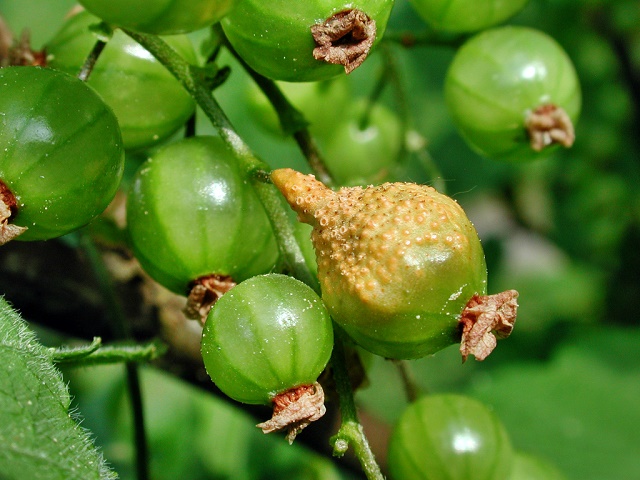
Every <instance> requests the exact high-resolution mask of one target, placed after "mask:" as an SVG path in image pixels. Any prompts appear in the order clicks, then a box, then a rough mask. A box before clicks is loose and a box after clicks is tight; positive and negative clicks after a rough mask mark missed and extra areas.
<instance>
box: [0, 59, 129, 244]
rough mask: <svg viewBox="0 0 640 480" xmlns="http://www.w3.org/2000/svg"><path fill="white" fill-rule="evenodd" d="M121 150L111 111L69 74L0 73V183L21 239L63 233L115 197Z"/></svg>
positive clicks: (44, 71)
mask: <svg viewBox="0 0 640 480" xmlns="http://www.w3.org/2000/svg"><path fill="white" fill-rule="evenodd" d="M123 169H124V149H123V146H122V136H121V134H120V129H119V127H118V122H117V120H116V117H115V115H114V114H113V112H112V110H111V109H110V108H109V107H108V106H107V105H106V104H105V103H104V102H103V101H102V99H101V98H100V97H99V96H98V95H97V94H96V93H95V92H94V91H93V90H92V89H91V88H90V87H88V86H87V85H85V84H84V83H83V82H81V81H80V80H78V79H77V78H75V77H72V76H70V75H67V74H66V73H62V72H57V71H55V70H50V69H44V68H39V67H5V68H2V69H0V180H2V181H3V182H4V183H5V184H6V185H7V187H9V189H10V190H11V192H12V193H13V195H14V196H15V197H16V200H17V208H18V213H17V215H16V216H15V218H12V219H11V223H13V224H15V225H19V226H23V227H27V228H28V229H27V230H26V232H25V233H23V234H22V235H20V236H19V237H17V239H19V240H46V239H49V238H54V237H58V236H60V235H64V234H66V233H69V232H71V231H73V230H76V229H77V228H79V227H81V226H83V225H85V224H87V223H88V222H89V221H90V220H91V219H92V218H94V217H95V216H96V215H98V214H100V213H101V212H102V211H103V210H104V209H105V208H106V207H107V205H108V204H109V202H110V201H111V200H112V199H113V197H114V195H115V193H116V190H117V189H118V186H119V184H120V180H121V178H122V173H123Z"/></svg>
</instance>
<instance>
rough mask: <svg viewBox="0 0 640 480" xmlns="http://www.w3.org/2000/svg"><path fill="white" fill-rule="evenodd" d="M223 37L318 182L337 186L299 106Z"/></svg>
mask: <svg viewBox="0 0 640 480" xmlns="http://www.w3.org/2000/svg"><path fill="white" fill-rule="evenodd" d="M220 30H221V29H220ZM219 35H220V37H221V38H222V39H223V42H224V45H225V47H226V48H227V50H229V52H230V53H231V54H232V55H233V56H234V57H235V59H236V60H237V61H238V63H239V64H240V65H241V66H242V68H243V69H244V70H245V71H246V72H247V73H248V74H249V76H250V77H251V78H252V79H253V81H254V82H255V83H256V85H257V86H258V87H259V88H260V90H262V93H264V95H265V96H266V97H267V99H268V100H269V102H270V103H271V105H272V106H273V108H274V110H275V111H276V113H277V115H278V120H279V121H280V126H281V128H282V131H283V132H284V133H285V135H292V136H293V138H294V139H295V141H296V143H297V144H298V147H299V148H300V151H301V152H302V154H303V155H304V157H305V158H306V159H307V163H308V164H309V166H310V167H311V170H313V173H314V174H315V176H316V177H317V178H318V180H320V181H321V182H322V183H324V184H325V185H326V186H328V187H329V188H332V187H334V186H335V185H334V181H333V177H332V176H331V173H330V172H329V169H328V168H327V165H326V163H325V161H324V159H323V158H322V154H321V153H320V150H319V149H318V145H317V144H316V142H315V140H314V138H313V137H312V135H311V133H310V132H309V129H308V128H307V126H308V125H309V122H307V120H306V119H305V118H304V115H303V114H302V113H301V112H300V111H299V110H298V109H297V108H296V107H295V106H293V104H292V103H291V102H289V99H288V98H287V97H286V96H285V95H284V93H282V90H281V89H280V87H278V85H277V84H276V82H274V81H273V80H271V79H270V78H267V77H264V76H262V75H260V74H259V73H258V72H256V71H255V70H254V69H253V68H251V67H250V66H249V65H248V64H247V62H245V61H244V60H243V59H242V57H240V55H238V53H237V52H236V51H235V49H234V48H233V47H232V46H231V44H230V43H229V42H228V41H227V40H226V37H225V36H224V32H222V31H220V33H219Z"/></svg>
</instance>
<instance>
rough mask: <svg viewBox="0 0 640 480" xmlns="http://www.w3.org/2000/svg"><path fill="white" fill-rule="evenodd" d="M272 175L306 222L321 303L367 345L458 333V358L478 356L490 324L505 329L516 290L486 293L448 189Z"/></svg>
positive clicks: (442, 339)
mask: <svg viewBox="0 0 640 480" xmlns="http://www.w3.org/2000/svg"><path fill="white" fill-rule="evenodd" d="M271 178H272V180H273V182H274V183H275V185H276V186H277V187H278V188H279V189H280V191H281V192H282V193H283V194H284V196H285V198H286V199H287V201H288V202H289V204H290V205H291V207H292V208H293V209H294V210H295V211H296V212H297V213H298V215H299V219H300V220H301V221H303V222H305V223H309V224H311V225H312V226H313V233H312V241H313V244H314V247H315V250H316V258H317V262H318V279H319V280H320V283H321V287H322V298H323V300H324V302H325V304H326V305H327V308H328V309H329V312H330V313H331V315H332V316H333V318H334V320H335V321H336V322H337V323H338V324H340V325H341V326H342V327H343V328H344V329H345V331H346V332H347V333H348V334H349V335H350V336H351V337H352V338H353V339H354V340H355V341H356V343H358V344H359V345H361V346H362V347H364V348H365V349H367V350H369V351H371V352H373V353H376V354H378V355H382V356H385V357H389V358H419V357H422V356H425V355H429V354H432V353H435V352H437V351H438V350H440V349H442V348H444V347H447V346H449V345H451V344H453V343H456V342H459V341H460V340H461V335H462V348H461V351H462V355H463V358H466V356H467V355H468V354H469V353H473V354H474V355H475V356H476V358H478V359H483V358H484V357H486V355H488V354H489V352H490V351H491V349H492V348H493V346H495V337H494V336H493V334H492V333H491V331H492V330H497V331H498V332H499V333H500V335H506V334H508V333H509V332H510V331H511V328H512V326H513V321H514V319H515V309H516V306H517V305H516V303H515V298H516V297H517V293H516V292H514V291H509V292H503V293H502V294H499V295H498V296H485V293H486V281H487V272H486V266H485V261H484V253H483V251H482V246H481V245H480V240H479V238H478V235H477V233H476V231H475V229H474V227H473V225H472V224H471V222H470V221H469V219H468V218H467V216H466V215H465V213H464V211H463V210H462V208H461V207H460V206H459V205H458V204H457V203H456V202H455V201H454V200H452V199H451V198H449V197H447V196H445V195H442V194H440V193H438V192H437V191H435V190H434V189H433V188H431V187H428V186H425V185H417V184H413V183H385V184H382V185H380V186H377V187H367V188H361V187H352V188H342V189H340V190H339V191H337V192H334V191H332V190H330V189H328V188H327V187H326V186H324V185H323V184H322V183H320V182H319V181H317V180H316V179H315V178H314V177H313V176H311V175H303V174H301V173H299V172H296V171H294V170H291V169H280V170H275V171H274V172H272V175H271ZM487 342H488V343H487ZM487 345H489V346H490V347H491V348H489V349H488V350H487V349H484V350H482V349H480V350H478V349H477V347H478V346H487Z"/></svg>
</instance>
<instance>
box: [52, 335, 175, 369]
mask: <svg viewBox="0 0 640 480" xmlns="http://www.w3.org/2000/svg"><path fill="white" fill-rule="evenodd" d="M165 350H166V347H165V345H164V344H163V343H161V342H159V341H151V342H148V343H145V344H130V345H109V346H102V340H101V339H100V338H99V337H96V338H94V339H93V342H92V343H91V344H90V345H84V346H82V347H77V348H71V349H70V348H65V347H62V348H58V349H52V353H53V362H54V363H57V364H58V365H60V364H65V365H70V366H74V367H76V366H78V367H87V366H90V365H104V364H113V363H128V362H132V363H133V362H151V361H153V360H155V359H157V358H158V357H160V356H161V355H162V354H163V353H164V352H165Z"/></svg>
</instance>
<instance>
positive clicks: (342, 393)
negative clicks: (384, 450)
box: [331, 324, 384, 480]
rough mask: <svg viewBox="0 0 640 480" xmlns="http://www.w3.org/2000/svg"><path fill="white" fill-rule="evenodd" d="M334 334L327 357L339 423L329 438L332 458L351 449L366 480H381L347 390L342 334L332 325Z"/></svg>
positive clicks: (348, 385) (351, 397) (348, 388)
mask: <svg viewBox="0 0 640 480" xmlns="http://www.w3.org/2000/svg"><path fill="white" fill-rule="evenodd" d="M334 331H335V336H334V345H333V353H332V354H331V371H332V373H333V379H334V381H335V384H336V390H337V392H338V400H339V402H340V415H341V416H342V422H341V424H340V429H339V430H338V433H336V434H335V435H334V436H333V437H331V442H332V444H333V454H334V455H335V456H337V457H341V456H342V455H344V454H345V453H346V451H347V450H348V448H349V447H350V446H351V447H352V448H353V449H354V451H355V454H356V456H357V457H358V460H359V461H360V465H361V466H362V470H363V471H364V473H365V475H366V476H367V478H368V479H369V480H384V475H382V471H381V470H380V466H379V465H378V463H377V462H376V459H375V456H374V455H373V451H372V450H371V447H370V446H369V442H368V440H367V437H366V436H365V434H364V430H363V428H362V424H361V423H360V420H359V419H358V412H357V409H356V404H355V400H354V398H353V389H352V388H351V381H350V380H349V374H348V371H347V365H346V356H345V351H344V343H343V339H342V335H344V334H343V333H342V330H341V329H340V327H338V326H337V325H335V324H334Z"/></svg>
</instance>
